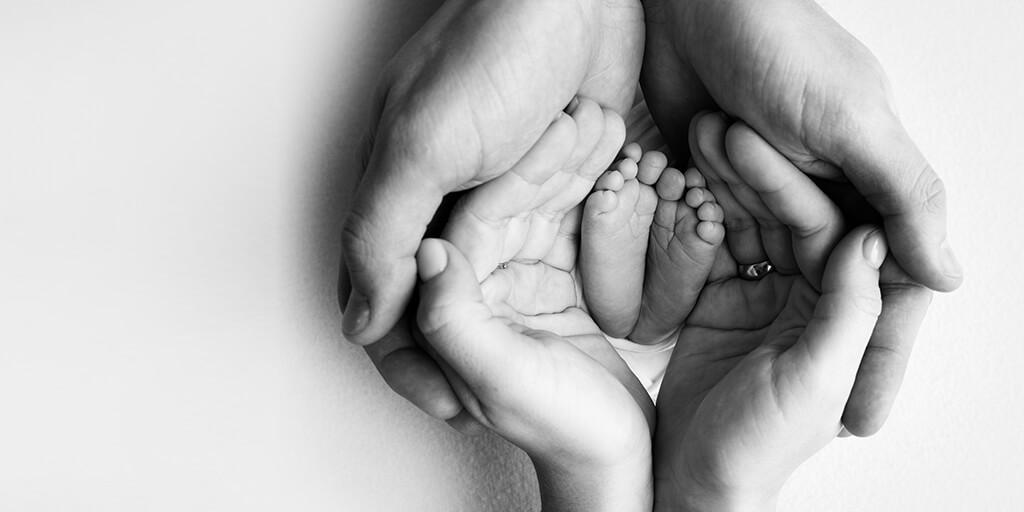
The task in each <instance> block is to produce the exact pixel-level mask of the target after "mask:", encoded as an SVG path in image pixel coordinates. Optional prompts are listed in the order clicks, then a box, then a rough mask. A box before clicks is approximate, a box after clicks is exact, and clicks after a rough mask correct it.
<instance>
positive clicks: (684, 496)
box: [654, 481, 778, 512]
mask: <svg viewBox="0 0 1024 512" xmlns="http://www.w3.org/2000/svg"><path fill="white" fill-rule="evenodd" d="M655 489H656V491H657V494H656V496H655V501H654V511H655V512H690V511H693V512H698V511H699V512H768V511H773V510H775V507H776V504H777V503H778V492H754V491H737V490H727V489H721V488H713V487H709V486H706V485H700V484H698V483H695V482H679V481H676V482H668V481H665V482H661V481H659V482H658V484H657V485H656V486H655Z"/></svg>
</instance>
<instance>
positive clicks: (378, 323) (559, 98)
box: [340, 0, 643, 344]
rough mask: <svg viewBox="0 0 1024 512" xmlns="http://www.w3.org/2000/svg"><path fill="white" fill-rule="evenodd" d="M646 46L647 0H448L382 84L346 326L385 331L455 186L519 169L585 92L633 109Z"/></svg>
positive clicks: (359, 335)
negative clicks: (644, 9)
mask: <svg viewBox="0 0 1024 512" xmlns="http://www.w3.org/2000/svg"><path fill="white" fill-rule="evenodd" d="M642 45H643V14H642V9H641V7H640V4H639V1H638V0H616V1H607V0H571V1H560V2H549V1H546V0H525V1H524V0H495V1H488V2H478V1H472V0H449V1H448V2H447V3H445V4H444V5H443V6H442V7H441V9H440V10H439V11H438V12H437V13H436V14H435V15H434V16H433V17H432V18H431V19H430V20H429V21H428V23H427V24H426V26H424V27H423V28H422V29H421V30H420V31H419V32H418V33H417V34H416V35H415V36H414V37H413V38H412V39H411V40H410V41H409V42H408V43H407V44H406V45H405V46H404V47H403V49H402V50H401V51H400V52H399V54H398V55H396V56H395V58H394V59H392V61H391V62H390V64H389V65H388V68H387V70H386V72H385V75H384V77H383V79H382V81H381V83H380V86H379V88H378V97H377V99H376V102H375V107H374V112H375V116H376V121H375V123H374V124H373V126H372V127H371V129H370V130H369V135H370V137H369V139H370V140H371V144H370V152H369V159H368V162H367V164H366V169H365V174H364V177H363V179H362V182H361V183H360V184H359V188H358V190H357V192H356V196H355V199H354V202H353V204H352V207H351V210H350V212H349V215H348V218H347V220H346V222H345V226H344V230H343V240H342V242H343V259H344V262H343V263H344V267H345V271H346V272H347V278H348V279H344V280H343V281H347V282H348V283H349V284H350V285H351V291H348V290H341V291H340V292H341V294H342V295H343V296H342V302H343V303H345V306H344V307H345V320H344V332H345V335H346V337H347V338H348V339H349V340H351V341H353V342H356V343H360V344H368V343H372V342H375V341H378V340H380V339H381V338H383V337H384V336H385V335H386V334H387V333H388V332H389V330H391V329H392V327H393V326H394V325H395V324H396V322H397V321H398V319H399V318H400V316H401V315H402V313H403V311H404V309H405V307H406V305H407V304H408V300H409V298H410V296H411V293H412V288H413V284H414V282H415V262H414V254H415V252H416V248H417V247H418V246H419V242H420V240H421V239H422V238H423V235H424V230H425V228H426V226H427V223H428V222H429V221H430V219H431V218H432V217H433V216H434V213H435V211H436V210H437V208H438V206H439V204H440V202H441V199H442V197H443V196H444V195H445V194H446V193H449V192H452V191H456V190H461V189H466V188H470V187H473V186H476V185H479V184H481V183H484V182H487V181H489V180H491V179H494V178H495V177H498V176H500V175H502V174H503V173H505V172H506V171H508V170H509V169H510V168H511V167H512V166H513V165H514V164H515V163H516V162H518V161H519V160H520V159H521V158H522V157H523V155H524V154H526V152H527V150H529V149H530V148H531V147H532V146H533V145H534V144H535V143H536V142H537V140H538V139H539V138H540V137H541V135H542V133H543V132H544V131H545V129H546V128H547V127H548V125H549V123H550V122H551V119H553V118H554V117H555V115H556V114H557V113H558V112H559V111H561V110H562V109H564V108H566V105H568V104H569V103H570V101H571V100H572V99H573V98H574V97H575V96H577V95H580V96H585V97H588V98H591V99H593V100H594V101H596V102H598V103H599V104H601V105H602V106H604V107H606V108H610V109H613V110H615V111H618V112H619V113H620V114H621V113H624V112H625V111H626V110H627V109H628V107H629V105H630V104H631V101H632V99H633V97H634V94H635V89H636V82H637V77H638V74H639V68H640V58H641V53H642Z"/></svg>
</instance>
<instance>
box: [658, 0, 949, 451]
mask: <svg viewBox="0 0 1024 512" xmlns="http://www.w3.org/2000/svg"><path fill="white" fill-rule="evenodd" d="M645 9H646V10H647V15H648V22H647V27H648V31H647V51H646V53H645V54H644V70H643V73H642V77H641V81H642V84H643V88H644V93H645V95H646V98H647V101H648V104H649V106H650V109H651V113H652V115H653V116H654V117H655V120H656V121H657V122H658V125H659V128H660V129H661V131H662V133H663V134H664V135H665V136H666V139H667V140H668V142H669V144H670V146H671V147H672V149H673V150H674V151H675V152H676V153H677V157H683V156H685V155H686V154H688V152H689V151H688V144H687V142H688V140H687V139H688V137H687V135H688V131H687V125H688V122H689V120H690V119H691V118H692V117H693V116H694V115H695V114H696V113H697V112H698V111H700V110H702V109H706V108H716V109H719V108H720V109H722V110H724V111H725V112H726V113H727V114H728V116H730V117H731V118H735V119H738V120H742V121H743V122H744V123H745V124H746V125H748V126H749V127H751V128H752V129H753V130H754V131H756V132H757V133H758V134H759V135H760V136H761V137H763V138H764V139H765V140H767V141H768V142H769V143H770V144H771V145H772V146H773V147H774V148H775V149H776V150H777V151H779V153H781V154H782V155H783V156H784V157H785V158H786V159H788V160H790V161H791V162H793V163H794V164H795V165H796V167H797V168H798V169H800V170H801V171H803V172H804V173H806V174H808V175H811V176H816V177H821V178H828V179H833V180H839V181H842V182H845V183H847V186H846V188H845V191H846V192H852V193H854V194H855V195H857V196H859V197H862V198H863V199H866V200H867V202H868V203H869V204H870V208H872V209H873V210H875V211H877V213H878V214H880V217H881V222H882V224H883V225H884V227H885V231H886V233H887V235H888V237H889V239H890V240H891V241H892V253H893V256H894V258H895V260H896V262H898V263H899V265H900V266H901V267H902V268H904V269H906V270H907V273H908V274H909V276H910V277H911V278H912V281H910V283H913V282H916V283H921V284H923V285H924V286H927V287H929V288H931V289H934V290H940V291H949V290H953V289H955V288H956V287H958V286H959V285H960V283H961V281H962V279H963V276H962V271H961V269H960V266H959V264H958V263H957V262H956V258H955V256H954V255H953V252H952V250H951V249H950V247H949V244H948V243H947V241H946V219H945V216H946V193H945V188H944V186H943V184H942V180H940V179H939V177H938V176H937V175H936V174H935V172H934V171H933V170H932V168H931V166H930V165H929V164H928V162H927V160H926V159H925V158H924V156H923V155H922V154H921V152H920V151H919V150H918V149H917V147H916V146H915V145H914V143H913V141H912V140H911V138H910V136H909V135H908V134H907V132H906V130H905V129H904V128H903V126H902V124H901V123H900V121H899V118H898V117H897V116H896V111H895V107H894V105H893V101H892V95H891V92H890V89H889V85H888V81H887V79H886V76H885V73H884V72H883V71H882V69H881V66H880V65H879V64H878V62H877V60H876V59H875V58H874V56H873V55H872V54H871V53H870V52H869V51H868V50H867V49H866V48H865V47H864V46H863V45H861V44H860V42H859V41H857V40H856V39H855V38H854V37H853V36H851V35H850V34H849V33H848V32H846V31H845V30H844V29H843V28H842V27H840V26H839V25H838V24H837V23H836V22H835V21H834V20H832V19H831V18H830V17H829V16H828V15H827V14H826V13H825V12H824V11H823V10H821V8H820V7H818V6H817V4H815V3H814V2H812V1H810V0H764V1H762V0H756V1H755V0H720V1H719V0H714V1H712V0H692V1H687V2H680V1H675V0H651V1H649V2H647V3H645ZM715 105H717V107H716V106H715ZM712 191H713V192H715V195H716V196H718V195H719V194H718V192H719V191H718V190H715V189H714V188H713V189H712ZM862 203H863V201H862ZM864 206H867V205H864ZM727 211H728V208H727ZM726 227H727V231H728V233H729V234H728V239H729V243H730V246H731V247H732V249H733V251H734V253H735V254H736V256H737V258H738V259H740V260H742V262H743V263H753V262H755V261H761V260H763V259H765V258H764V256H765V255H764V254H761V253H759V252H758V250H757V247H758V245H759V240H757V237H758V232H759V230H760V226H758V225H757V223H756V222H751V220H750V219H749V218H743V217H742V216H740V217H735V216H734V217H733V218H729V217H728V216H727V218H726ZM751 248H753V249H751ZM758 258H759V259H758ZM929 300H930V294H927V293H925V292H923V291H922V290H920V289H919V286H916V285H914V284H908V285H907V286H905V287H903V288H900V287H897V286H892V287H890V288H889V289H888V290H887V293H886V296H885V307H884V310H883V315H882V322H881V324H880V326H879V329H878V333H877V334H879V335H876V337H875V338H873V339H872V349H871V350H870V353H869V356H868V357H866V358H865V362H864V364H863V365H862V367H861V373H860V377H859V378H858V381H857V386H856V387H855V389H854V393H853V396H852V397H851V400H850V404H849V406H848V407H847V410H846V414H845V416H844V422H845V424H846V426H847V428H848V429H849V431H850V432H852V433H854V434H856V435H870V434H872V433H874V432H876V431H877V430H878V429H879V428H880V427H881V425H882V423H884V421H885V417H886V416H887V415H888V412H889V410H890V407H891V404H892V402H893V400H894V398H895V395H896V393H897V391H898V390H899V386H900V383H901V381H902V376H903V370H904V369H905V367H906V363H907V358H908V357H909V355H910V348H911V346H912V344H913V340H914V336H913V333H914V332H916V325H915V323H914V319H913V318H911V319H910V320H909V321H905V320H904V318H905V317H906V315H903V314H901V313H900V311H901V310H904V309H908V308H909V309H911V310H914V311H916V310H919V309H921V307H922V306H926V305H927V303H928V301H929ZM882 334H885V335H882Z"/></svg>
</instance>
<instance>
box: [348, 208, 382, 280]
mask: <svg viewBox="0 0 1024 512" xmlns="http://www.w3.org/2000/svg"><path fill="white" fill-rule="evenodd" d="M374 232H376V230H375V229H374V228H373V226H372V221H371V220H370V219H369V217H367V216H366V215H364V214H363V213H362V212H361V211H359V210H356V209H353V210H352V211H350V212H349V214H348V216H347V217H346V219H345V223H344V225H343V226H342V228H341V253H342V256H343V258H344V261H345V265H346V266H347V267H348V269H349V271H351V272H359V271H361V270H363V268H364V267H365V266H366V265H367V264H368V263H369V261H370V258H371V257H372V256H373V253H374V251H373V247H374V245H375V243H374V240H373V235H372V233H374Z"/></svg>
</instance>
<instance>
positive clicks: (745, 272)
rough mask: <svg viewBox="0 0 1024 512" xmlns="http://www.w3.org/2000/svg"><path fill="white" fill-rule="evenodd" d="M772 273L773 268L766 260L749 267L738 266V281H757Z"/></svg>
mask: <svg viewBox="0 0 1024 512" xmlns="http://www.w3.org/2000/svg"><path fill="white" fill-rule="evenodd" d="M774 271H775V267H774V266H772V263H771V262H770V261H768V260H764V261H762V262H760V263H752V264H750V265H739V272H740V279H744V280H746V281H759V280H761V279H763V278H764V276H766V275H768V274H770V273H772V272H774Z"/></svg>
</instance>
